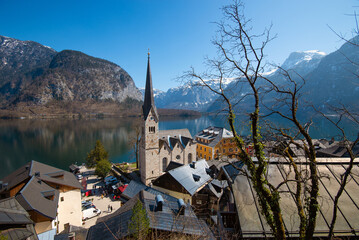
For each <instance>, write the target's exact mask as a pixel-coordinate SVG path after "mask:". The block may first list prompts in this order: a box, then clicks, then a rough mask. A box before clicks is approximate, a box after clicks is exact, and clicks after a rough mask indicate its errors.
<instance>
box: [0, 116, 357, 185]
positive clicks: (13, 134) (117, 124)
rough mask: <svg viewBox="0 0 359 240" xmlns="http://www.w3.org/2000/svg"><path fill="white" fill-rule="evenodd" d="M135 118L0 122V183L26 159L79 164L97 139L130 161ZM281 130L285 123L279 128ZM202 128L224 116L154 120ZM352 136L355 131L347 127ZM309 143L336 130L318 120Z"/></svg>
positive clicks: (114, 157)
mask: <svg viewBox="0 0 359 240" xmlns="http://www.w3.org/2000/svg"><path fill="white" fill-rule="evenodd" d="M138 120H139V119H135V118H117V119H113V118H111V119H79V120H70V119H55V120H45V119H23V120H20V119H19V120H0V163H1V168H0V178H2V177H4V176H6V175H7V174H9V173H11V172H12V171H14V170H16V169H17V168H19V167H21V166H22V165H24V164H26V163H27V162H29V161H31V160H36V161H39V162H43V163H47V164H49V165H52V166H55V167H58V168H61V169H65V170H68V166H69V165H70V164H72V163H76V162H77V163H78V164H81V163H83V162H85V158H86V155H87V153H88V152H89V151H90V150H91V149H92V148H93V147H94V145H95V142H96V140H98V139H99V140H101V141H102V143H103V144H104V146H105V148H106V150H107V151H108V152H109V155H110V160H111V161H112V162H126V161H128V162H130V161H134V153H133V149H132V145H133V144H132V143H133V141H134V139H135V135H136V131H135V127H134V125H135V124H136V122H138ZM236 120H237V126H238V129H239V132H240V134H242V135H247V134H248V130H249V127H248V121H245V120H244V119H243V118H242V120H241V118H238V119H236ZM279 124H282V125H285V123H280V122H279ZM208 126H218V127H223V126H224V127H226V128H227V129H229V128H228V124H227V123H226V118H225V117H224V116H202V117H200V118H196V119H193V118H172V119H165V118H164V119H160V124H159V128H160V130H166V129H178V128H188V129H189V131H190V133H191V134H192V136H194V135H195V134H196V133H197V132H199V131H200V130H202V129H204V128H206V127H208ZM348 129H349V130H350V132H351V133H352V134H353V136H356V134H357V133H358V129H355V128H354V127H349V128H348ZM311 134H312V136H313V138H330V137H331V136H334V135H335V134H336V131H335V130H334V129H333V128H332V127H331V126H330V124H329V123H328V122H326V121H324V120H318V121H317V122H316V125H314V126H313V127H312V128H311Z"/></svg>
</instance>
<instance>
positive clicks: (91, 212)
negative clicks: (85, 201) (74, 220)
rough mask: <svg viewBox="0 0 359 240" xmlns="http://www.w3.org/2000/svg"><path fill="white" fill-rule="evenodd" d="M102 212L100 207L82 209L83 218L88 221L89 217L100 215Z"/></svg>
mask: <svg viewBox="0 0 359 240" xmlns="http://www.w3.org/2000/svg"><path fill="white" fill-rule="evenodd" d="M100 214H101V210H100V209H97V208H94V207H90V208H87V209H84V210H82V220H83V221H86V220H87V219H90V218H93V217H96V216H98V215H100Z"/></svg>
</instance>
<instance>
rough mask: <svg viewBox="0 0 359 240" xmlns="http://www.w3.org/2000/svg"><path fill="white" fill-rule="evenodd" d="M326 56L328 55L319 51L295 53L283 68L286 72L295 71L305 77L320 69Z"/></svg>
mask: <svg viewBox="0 0 359 240" xmlns="http://www.w3.org/2000/svg"><path fill="white" fill-rule="evenodd" d="M325 56H326V53H324V52H320V51H318V50H309V51H304V52H293V53H291V54H290V55H289V57H288V58H287V59H286V60H285V61H284V63H283V64H282V66H281V68H283V69H285V70H295V71H296V72H297V73H298V74H300V75H301V76H304V75H306V74H308V73H309V72H311V71H313V70H314V69H315V68H316V67H318V65H319V63H320V61H321V60H322V58H323V57H325Z"/></svg>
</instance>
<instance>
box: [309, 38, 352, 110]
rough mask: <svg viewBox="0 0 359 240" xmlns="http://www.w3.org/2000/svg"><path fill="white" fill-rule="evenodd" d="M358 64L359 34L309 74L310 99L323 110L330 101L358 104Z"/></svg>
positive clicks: (325, 58)
mask: <svg viewBox="0 0 359 240" xmlns="http://www.w3.org/2000/svg"><path fill="white" fill-rule="evenodd" d="M352 43H355V44H352ZM358 64H359V36H357V37H355V38H353V39H351V40H350V42H346V43H345V44H343V45H342V46H341V47H340V48H339V49H338V50H337V51H335V52H333V53H331V54H329V55H327V56H326V57H324V58H323V59H322V60H321V61H320V63H319V65H318V67H317V68H315V69H314V70H313V71H312V72H310V73H309V74H308V75H306V79H307V86H306V90H307V92H308V96H310V100H311V101H312V102H314V103H317V104H318V106H319V107H321V108H322V109H326V107H327V105H328V104H329V105H337V104H344V105H346V106H350V107H358V101H359V78H358V76H359V67H358Z"/></svg>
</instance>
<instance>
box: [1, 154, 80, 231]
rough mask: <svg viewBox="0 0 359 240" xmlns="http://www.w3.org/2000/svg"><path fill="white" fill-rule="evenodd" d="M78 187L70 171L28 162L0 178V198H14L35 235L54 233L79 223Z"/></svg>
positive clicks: (78, 184)
mask: <svg viewBox="0 0 359 240" xmlns="http://www.w3.org/2000/svg"><path fill="white" fill-rule="evenodd" d="M81 188H82V187H81V184H80V183H79V182H78V180H77V179H76V177H75V176H74V175H73V174H72V173H70V172H67V171H64V170H61V169H58V168H55V167H52V166H49V165H46V164H43V163H40V162H36V161H31V162H29V163H27V164H25V165H24V166H22V167H21V168H19V169H17V170H15V171H14V172H13V173H11V174H10V175H8V176H6V177H4V178H3V179H1V188H0V198H1V199H4V198H9V197H14V198H15V199H16V200H17V201H18V202H19V203H20V204H21V206H22V207H23V208H24V209H25V210H26V211H27V212H28V213H29V215H30V218H31V220H32V221H34V223H35V230H36V233H37V234H38V236H39V237H41V235H47V236H48V235H53V236H54V235H55V234H56V233H59V232H62V231H63V230H64V229H65V228H67V227H69V226H70V225H73V226H81V225H82V212H81Z"/></svg>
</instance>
